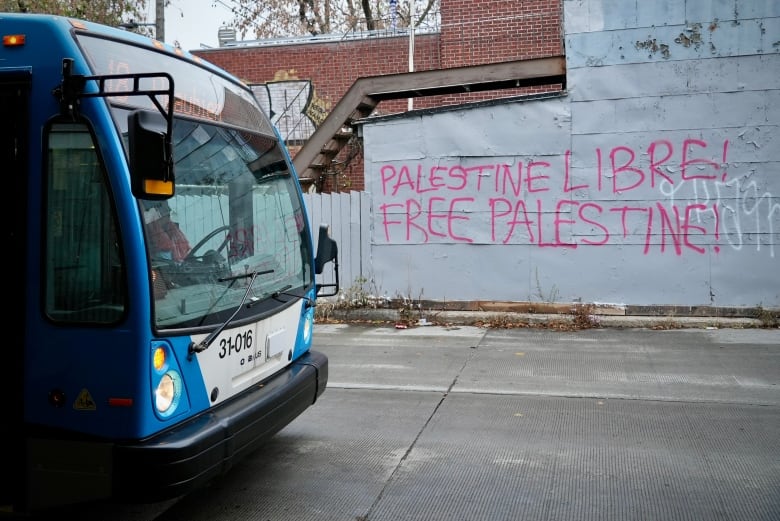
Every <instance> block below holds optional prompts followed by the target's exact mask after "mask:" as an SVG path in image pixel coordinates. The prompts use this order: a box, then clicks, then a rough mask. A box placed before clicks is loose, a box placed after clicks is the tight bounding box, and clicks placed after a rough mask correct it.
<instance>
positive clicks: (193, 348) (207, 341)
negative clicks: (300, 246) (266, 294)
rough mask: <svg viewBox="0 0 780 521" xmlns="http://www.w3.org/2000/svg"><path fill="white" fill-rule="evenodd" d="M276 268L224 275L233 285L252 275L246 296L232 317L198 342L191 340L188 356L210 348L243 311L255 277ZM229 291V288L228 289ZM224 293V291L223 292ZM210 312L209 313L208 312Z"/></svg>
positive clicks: (224, 278)
mask: <svg viewBox="0 0 780 521" xmlns="http://www.w3.org/2000/svg"><path fill="white" fill-rule="evenodd" d="M273 271H274V270H264V271H253V272H250V273H242V274H241V275H231V276H229V277H223V278H220V279H219V281H220V282H225V281H228V280H229V281H230V284H231V285H232V284H233V283H234V282H235V281H237V280H238V279H245V278H248V277H251V279H250V280H249V284H247V287H246V291H245V292H244V296H243V297H242V298H241V302H239V304H238V306H236V310H235V311H234V312H233V314H232V315H230V318H228V319H227V320H225V322H223V323H222V325H221V326H219V327H218V328H217V329H215V330H214V331H212V332H211V333H210V334H209V336H207V337H206V338H204V339H203V340H201V341H200V342H198V343H197V344H196V343H195V342H190V347H189V349H188V357H189V358H191V357H192V355H193V354H194V353H201V352H203V351H205V350H206V349H208V348H209V346H210V345H211V343H212V342H213V341H214V340H215V339H216V338H217V337H218V336H219V334H220V333H222V331H223V330H224V329H225V328H226V327H227V326H228V324H230V323H231V322H232V321H233V319H234V318H236V315H238V312H239V311H241V308H242V307H244V303H245V302H246V299H247V298H248V297H249V293H250V292H251V291H252V284H254V282H255V279H256V278H257V276H258V275H267V274H268V273H273ZM227 289H230V286H228V288H227ZM226 291H227V290H226ZM223 295H224V293H223ZM215 305H216V302H215V303H214V305H212V306H211V308H210V309H209V312H211V310H212V309H214V306H215ZM206 314H208V313H206Z"/></svg>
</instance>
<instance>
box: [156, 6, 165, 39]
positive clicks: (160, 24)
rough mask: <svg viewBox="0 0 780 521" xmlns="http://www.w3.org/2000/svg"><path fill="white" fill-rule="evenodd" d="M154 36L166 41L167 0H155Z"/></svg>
mask: <svg viewBox="0 0 780 521" xmlns="http://www.w3.org/2000/svg"><path fill="white" fill-rule="evenodd" d="M154 38H155V40H157V41H159V42H164V41H165V0H155V3H154Z"/></svg>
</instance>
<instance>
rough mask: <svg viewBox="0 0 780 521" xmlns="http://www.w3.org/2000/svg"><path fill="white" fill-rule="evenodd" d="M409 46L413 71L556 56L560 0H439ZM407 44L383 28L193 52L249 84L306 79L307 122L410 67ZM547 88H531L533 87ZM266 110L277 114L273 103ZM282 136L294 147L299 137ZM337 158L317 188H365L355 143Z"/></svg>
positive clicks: (418, 102) (464, 97) (481, 96)
mask: <svg viewBox="0 0 780 521" xmlns="http://www.w3.org/2000/svg"><path fill="white" fill-rule="evenodd" d="M413 47H414V59H413V67H414V70H415V71H423V70H436V69H442V68H452V67H461V66H468V65H478V64H487V63H499V62H505V61H513V60H520V59H530V58H544V57H550V56H560V55H563V47H564V44H563V1H562V0H441V26H440V31H439V32H436V33H427V34H415V36H414V39H413ZM409 49H410V40H409V35H408V34H407V33H403V34H402V35H400V36H396V35H393V34H389V33H388V34H387V35H383V36H376V35H372V36H370V37H369V36H367V37H365V38H354V37H352V38H344V39H340V40H339V39H328V40H324V41H323V40H322V39H318V38H311V39H306V38H301V39H299V40H295V41H294V42H290V41H286V42H285V43H281V44H271V43H267V42H237V43H236V44H235V45H231V46H227V47H220V48H214V49H201V50H198V51H195V52H194V54H196V55H198V56H200V57H202V58H204V59H206V60H208V61H210V62H212V63H214V64H216V65H218V66H220V67H222V68H224V69H226V70H228V71H229V72H231V73H233V74H234V75H235V76H237V77H239V78H241V79H242V80H244V81H245V82H246V83H248V84H250V85H265V86H268V85H272V84H275V83H278V82H298V83H299V84H300V83H301V82H304V83H306V84H308V89H307V94H306V97H307V101H306V107H303V108H301V112H303V113H305V114H306V115H307V116H308V119H310V120H311V122H310V123H309V124H310V125H315V126H316V125H317V122H318V118H320V117H321V118H324V116H325V115H326V114H327V113H328V111H329V109H330V108H331V107H333V105H335V104H336V103H337V102H338V101H339V99H340V98H341V97H342V96H343V95H344V93H345V92H346V91H347V90H348V89H349V87H350V86H351V85H352V84H353V83H354V81H355V80H356V79H358V78H361V77H366V76H375V75H382V74H395V73H403V72H408V71H409V61H410V60H409ZM277 87H278V85H277ZM551 89H553V87H535V88H534V89H533V92H540V91H546V90H551ZM529 92H531V90H529V89H526V90H522V91H521V90H519V89H513V90H502V91H487V92H481V93H473V94H467V93H463V94H458V95H448V96H433V97H422V98H415V99H414V100H413V108H414V109H415V110H417V109H431V108H435V107H441V106H445V105H453V104H462V103H468V102H475V101H481V100H485V99H492V98H497V97H509V96H516V95H518V94H526V93H529ZM270 97H271V95H270V94H269V98H270ZM285 106H288V104H287V103H285ZM408 108H409V104H408V101H407V100H405V99H404V100H387V101H383V102H381V103H380V104H379V105H378V106H377V107H376V109H375V111H374V113H375V114H376V113H380V114H389V113H398V112H404V111H406V110H408ZM271 109H272V110H273V111H274V112H277V113H278V109H277V107H276V106H274V107H272V108H271ZM282 133H283V135H284V131H283V132H282ZM285 137H287V139H288V145H289V146H290V149H291V151H292V153H295V151H296V140H295V139H291V138H290V137H289V136H285ZM304 139H305V136H304ZM297 144H300V142H298V143H297ZM340 159H341V161H340V163H341V165H342V166H341V167H340V168H336V169H334V172H332V175H330V176H328V177H327V178H326V180H325V184H324V186H321V187H320V190H321V191H348V190H362V189H363V188H364V182H363V162H362V154H361V150H360V144H359V143H358V142H354V143H352V144H351V145H350V146H348V147H347V148H346V149H345V150H344V151H342V154H341V156H340Z"/></svg>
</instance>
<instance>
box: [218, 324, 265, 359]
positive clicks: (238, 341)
mask: <svg viewBox="0 0 780 521" xmlns="http://www.w3.org/2000/svg"><path fill="white" fill-rule="evenodd" d="M217 350H218V352H219V358H221V359H223V360H224V359H228V360H231V365H236V366H238V367H237V368H241V369H243V370H247V369H251V368H252V367H254V366H255V365H258V364H262V363H263V346H262V343H258V342H256V340H255V331H254V329H253V328H251V327H248V328H241V329H237V330H233V331H231V332H230V334H227V335H220V336H219V339H218V340H217Z"/></svg>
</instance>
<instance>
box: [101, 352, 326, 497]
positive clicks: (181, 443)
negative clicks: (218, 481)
mask: <svg viewBox="0 0 780 521" xmlns="http://www.w3.org/2000/svg"><path fill="white" fill-rule="evenodd" d="M327 381H328V359H327V357H326V356H325V355H324V354H323V353H320V352H317V351H310V352H308V353H306V354H305V355H303V356H302V357H301V358H299V359H298V360H296V361H295V362H293V363H292V364H291V365H290V366H288V367H287V368H286V369H285V370H284V371H282V372H281V373H279V374H277V375H275V376H274V377H272V378H271V379H270V380H267V381H265V382H263V383H262V385H257V386H255V387H254V388H253V389H252V390H250V391H249V392H246V393H244V394H242V395H241V396H240V397H238V398H236V399H235V400H231V401H229V402H226V403H225V404H223V405H220V406H218V407H216V408H214V409H213V410H211V411H209V412H207V413H205V414H203V415H200V416H198V417H196V418H193V419H192V420H189V421H187V422H184V423H183V424H181V425H179V426H177V427H175V428H174V429H172V430H170V431H166V432H164V433H162V434H160V435H157V436H155V437H153V438H150V439H148V440H144V441H143V442H137V443H132V444H122V445H115V446H114V451H113V452H114V454H113V472H112V474H113V492H112V496H113V497H114V498H115V499H118V500H124V501H143V502H148V501H160V500H164V499H169V498H174V497H178V496H181V495H183V494H186V493H188V492H191V491H193V490H195V489H197V488H199V487H201V486H203V485H205V484H206V483H208V482H209V481H211V480H212V479H214V478H216V477H218V476H220V475H222V474H224V473H225V472H227V471H228V470H229V469H230V468H231V467H232V466H233V464H234V463H235V462H238V461H240V460H241V459H243V458H244V457H245V456H246V455H247V454H249V453H250V452H251V451H253V450H255V449H257V448H258V447H259V446H261V445H262V444H263V443H264V442H265V441H267V440H268V439H269V438H270V437H271V436H273V435H274V434H276V433H277V432H278V431H280V430H281V429H282V428H284V427H285V426H286V425H288V424H289V423H290V422H291V421H293V420H294V419H295V418H296V417H297V416H298V415H300V414H301V413H302V412H303V411H305V410H306V409H307V408H308V407H309V406H311V405H312V404H313V403H314V402H315V401H316V400H317V397H318V396H320V395H321V394H322V393H323V392H324V391H325V386H326V384H327Z"/></svg>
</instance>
